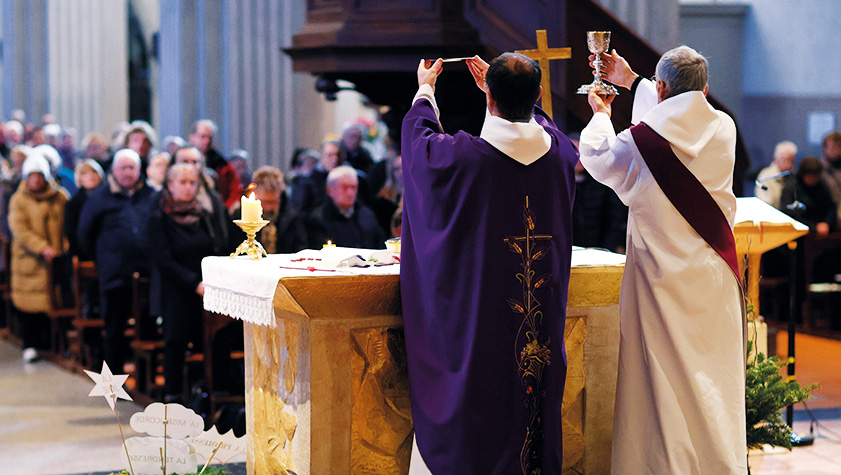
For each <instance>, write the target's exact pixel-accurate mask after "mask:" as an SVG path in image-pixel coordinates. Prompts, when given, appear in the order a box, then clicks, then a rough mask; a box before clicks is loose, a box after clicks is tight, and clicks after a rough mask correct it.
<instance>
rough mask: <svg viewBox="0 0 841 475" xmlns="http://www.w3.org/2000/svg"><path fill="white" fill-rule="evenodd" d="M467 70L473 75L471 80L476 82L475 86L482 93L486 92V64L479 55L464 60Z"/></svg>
mask: <svg viewBox="0 0 841 475" xmlns="http://www.w3.org/2000/svg"><path fill="white" fill-rule="evenodd" d="M465 62H466V63H467V69H469V70H470V74H472V75H473V80H474V81H476V86H478V87H479V89H481V90H482V91H483V92H487V89H488V84H487V83H486V82H485V75H486V74H488V63H486V62H485V61H484V60H483V59H482V58H480V57H479V55H476V56H474V57H472V58H468V59H466V60H465Z"/></svg>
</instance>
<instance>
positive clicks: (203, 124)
mask: <svg viewBox="0 0 841 475" xmlns="http://www.w3.org/2000/svg"><path fill="white" fill-rule="evenodd" d="M217 131H218V128H217V127H216V123H214V122H213V121H212V120H210V119H202V120H199V121H197V122H196V123H195V124H193V130H192V131H191V132H190V144H191V145H193V146H195V147H196V148H197V149H199V151H200V152H201V153H202V154H203V155H204V158H205V161H206V163H207V166H208V167H210V168H212V169H213V170H214V171H215V172H216V191H218V192H219V196H221V197H222V202H223V203H225V206H226V207H227V208H228V209H230V208H231V207H232V206H233V205H234V203H236V201H237V200H239V198H240V195H241V194H242V187H241V186H240V183H239V177H237V172H235V171H234V169H233V167H231V165H230V164H229V163H228V161H227V160H225V157H223V156H222V154H221V153H219V152H218V151H217V150H216V149H215V148H213V138H214V136H216V132H217Z"/></svg>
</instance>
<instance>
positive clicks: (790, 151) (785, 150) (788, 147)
mask: <svg viewBox="0 0 841 475" xmlns="http://www.w3.org/2000/svg"><path fill="white" fill-rule="evenodd" d="M785 155H797V145H794V142H789V141H788V140H786V141H785V142H780V143H778V144H777V146H776V147H774V160H777V159H778V158H780V157H782V156H785Z"/></svg>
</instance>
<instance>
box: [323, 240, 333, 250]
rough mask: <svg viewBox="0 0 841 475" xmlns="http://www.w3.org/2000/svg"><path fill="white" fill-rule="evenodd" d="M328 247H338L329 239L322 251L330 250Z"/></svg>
mask: <svg viewBox="0 0 841 475" xmlns="http://www.w3.org/2000/svg"><path fill="white" fill-rule="evenodd" d="M328 247H336V245H335V244H333V241H331V240H329V239H328V240H327V244H325V245H323V246H321V248H322V249H325V248H328Z"/></svg>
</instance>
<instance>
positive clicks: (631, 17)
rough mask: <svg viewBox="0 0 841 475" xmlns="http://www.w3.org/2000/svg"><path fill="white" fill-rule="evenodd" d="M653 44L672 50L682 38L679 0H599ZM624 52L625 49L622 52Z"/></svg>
mask: <svg viewBox="0 0 841 475" xmlns="http://www.w3.org/2000/svg"><path fill="white" fill-rule="evenodd" d="M596 2H597V3H599V4H600V5H601V6H602V7H604V8H605V9H606V10H607V11H609V12H610V13H611V14H613V16H615V17H616V18H618V19H619V20H620V21H622V22H623V23H625V25H627V26H628V27H629V28H631V29H632V30H634V31H635V32H636V33H637V34H638V35H640V36H641V37H642V38H643V39H645V40H646V41H648V43H649V44H651V46H653V47H654V48H656V49H658V50H660V51H668V50H669V49H671V48H674V47H675V46H676V42H677V38H678V30H677V23H678V0H649V1H645V2H640V1H636V0H596ZM620 54H621V51H620Z"/></svg>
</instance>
